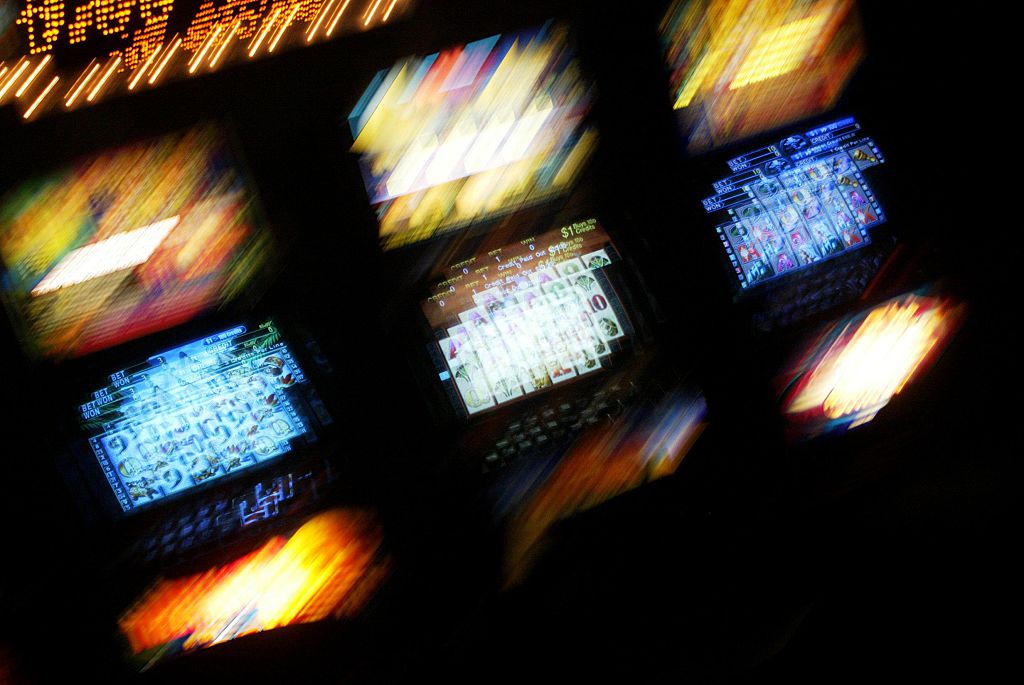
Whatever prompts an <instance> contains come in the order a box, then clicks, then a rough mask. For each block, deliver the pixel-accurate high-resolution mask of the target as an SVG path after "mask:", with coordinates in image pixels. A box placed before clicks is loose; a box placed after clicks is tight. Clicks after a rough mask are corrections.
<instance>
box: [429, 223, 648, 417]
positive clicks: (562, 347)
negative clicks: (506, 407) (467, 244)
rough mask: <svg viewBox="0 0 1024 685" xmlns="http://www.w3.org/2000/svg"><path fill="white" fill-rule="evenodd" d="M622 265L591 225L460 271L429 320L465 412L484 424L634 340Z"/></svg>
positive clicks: (477, 260)
mask: <svg viewBox="0 0 1024 685" xmlns="http://www.w3.org/2000/svg"><path fill="white" fill-rule="evenodd" d="M616 259H617V254H616V252H615V250H614V247H613V246H612V245H611V242H610V241H609V239H608V236H607V234H606V233H605V232H604V230H603V229H602V228H601V226H600V224H598V222H597V220H596V219H587V220H585V221H579V222H575V223H573V224H571V225H569V226H565V227H562V228H560V229H556V230H554V231H550V232H548V233H545V234H543V235H539V236H534V237H531V238H528V239H525V240H522V241H519V242H517V243H513V244H511V245H505V246H504V247H501V248H498V249H495V250H491V251H488V252H486V253H485V254H478V255H475V256H472V257H470V258H468V259H465V260H462V261H459V262H457V263H455V264H452V265H450V266H449V267H448V268H447V269H446V272H445V275H446V276H447V277H446V278H444V279H443V280H441V281H438V282H437V283H435V285H434V286H433V289H432V290H433V292H432V295H431V296H430V298H429V299H428V300H427V301H426V302H424V303H423V310H424V313H425V314H426V317H427V320H428V321H429V322H430V325H431V327H432V328H433V330H434V331H435V336H436V341H437V342H436V350H435V353H436V354H437V355H439V358H440V359H441V360H443V362H440V363H439V367H440V368H441V369H442V370H441V371H440V378H441V380H442V381H444V382H445V383H446V384H449V388H451V385H452V384H453V385H454V393H453V395H454V401H455V403H456V404H457V405H461V407H463V408H464V410H465V412H466V413H467V414H476V413H479V412H482V411H485V410H488V409H493V408H496V407H498V406H501V405H503V404H505V403H507V402H510V401H512V400H515V399H518V398H521V397H524V396H526V395H530V394H532V393H536V392H539V391H541V390H544V389H546V388H550V387H553V386H555V385H558V384H561V383H564V382H567V381H570V380H572V379H575V378H579V377H581V376H585V375H587V374H590V373H594V372H596V371H599V370H600V369H601V368H602V366H604V365H605V363H606V362H607V361H608V360H609V359H610V357H611V355H612V354H613V352H614V351H616V350H617V349H619V348H620V346H621V342H622V341H623V340H624V339H625V337H626V336H627V335H628V333H629V331H630V329H629V325H630V324H629V319H628V318H627V317H626V314H625V312H624V310H623V308H622V305H621V303H620V302H619V299H618V297H617V296H616V294H615V291H614V290H613V288H612V286H611V284H610V283H609V281H608V279H607V277H606V275H605V273H604V270H605V268H606V267H607V266H608V265H610V264H611V263H612V262H613V261H614V260H616Z"/></svg>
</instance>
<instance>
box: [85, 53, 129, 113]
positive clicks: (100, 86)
mask: <svg viewBox="0 0 1024 685" xmlns="http://www.w3.org/2000/svg"><path fill="white" fill-rule="evenodd" d="M120 64H121V58H120V57H116V58H115V59H113V60H111V61H110V66H109V67H107V71H106V73H105V74H103V77H102V78H101V79H100V80H99V83H97V84H96V87H94V88H93V89H92V91H90V92H89V97H87V98H86V100H87V101H88V102H92V101H93V100H95V99H96V96H97V95H98V94H99V92H100V90H102V89H103V84H105V83H106V82H107V79H109V78H110V75H111V74H113V73H114V70H115V69H117V67H118V66H119V65H120Z"/></svg>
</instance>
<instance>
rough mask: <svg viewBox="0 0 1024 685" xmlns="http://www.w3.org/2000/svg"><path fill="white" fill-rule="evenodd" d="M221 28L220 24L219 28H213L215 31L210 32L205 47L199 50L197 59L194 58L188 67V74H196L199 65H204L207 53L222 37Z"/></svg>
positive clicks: (196, 55) (204, 43)
mask: <svg viewBox="0 0 1024 685" xmlns="http://www.w3.org/2000/svg"><path fill="white" fill-rule="evenodd" d="M221 28H222V27H221V25H220V24H218V25H217V26H214V27H213V31H210V35H209V36H207V37H206V40H205V41H203V45H202V46H201V47H200V48H199V52H197V53H196V54H195V57H193V58H192V62H191V63H190V64H189V67H188V73H190V74H194V73H196V69H198V68H199V65H200V64H202V61H203V60H204V59H205V58H206V53H207V51H209V49H210V48H211V47H212V46H213V44H214V43H215V42H216V41H217V36H219V35H220V31H221Z"/></svg>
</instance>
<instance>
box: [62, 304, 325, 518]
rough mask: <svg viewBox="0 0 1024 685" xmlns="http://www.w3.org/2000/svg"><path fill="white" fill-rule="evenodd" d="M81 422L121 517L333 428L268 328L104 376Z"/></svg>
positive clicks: (230, 334)
mask: <svg viewBox="0 0 1024 685" xmlns="http://www.w3.org/2000/svg"><path fill="white" fill-rule="evenodd" d="M78 417H79V421H80V424H81V427H82V429H83V430H84V431H85V433H86V434H87V436H88V443H89V446H90V448H91V451H92V453H93V455H94V456H95V458H96V460H97V462H98V463H99V466H100V468H101V469H102V470H103V474H104V475H105V477H106V480H107V483H108V484H109V485H110V488H111V490H112V491H113V493H114V495H115V497H116V498H117V501H118V503H119V504H120V506H121V509H122V510H123V511H124V512H128V511H131V510H133V509H136V508H138V507H143V506H147V505H151V504H153V503H155V502H158V501H160V500H163V499H165V498H167V497H170V496H172V495H177V494H179V493H183V492H186V491H188V490H190V489H192V488H194V487H196V486H198V485H200V484H202V483H206V482H209V481H213V480H216V479H218V478H222V477H224V476H227V475H229V474H233V473H237V472H239V471H243V470H245V469H249V468H252V467H254V466H257V465H259V464H263V463H265V462H268V461H270V460H272V459H275V458H276V457H279V456H281V455H283V454H285V453H288V452H290V451H291V450H292V449H294V448H295V447H296V446H297V445H299V444H305V443H311V442H313V441H315V440H316V438H317V431H316V427H317V426H318V425H326V424H328V423H330V422H331V419H330V417H329V416H328V415H327V412H326V410H325V408H324V407H323V404H322V403H321V402H320V401H319V399H318V398H317V397H316V395H315V393H314V392H313V390H312V387H311V385H310V383H309V381H308V379H307V378H306V376H305V374H304V373H303V371H302V369H301V368H300V367H299V365H298V363H297V362H296V360H295V358H294V357H293V356H292V352H291V350H290V349H289V347H288V345H287V343H286V342H285V341H284V340H283V339H282V336H281V333H280V331H279V330H278V328H277V326H276V325H275V324H274V322H273V321H269V320H268V321H266V322H264V323H263V324H261V325H259V326H258V327H256V328H252V329H250V328H247V327H246V326H236V327H234V328H231V329H228V330H225V331H222V332H219V333H216V334H214V335H210V336H207V337H205V338H201V339H199V340H195V341H192V342H189V343H186V344H184V345H181V346H179V347H175V348H172V349H170V350H167V351H165V352H161V353H159V354H156V355H154V356H152V357H150V358H149V359H147V360H145V361H144V362H142V363H140V364H136V365H133V366H130V367H128V368H125V369H123V370H121V371H118V372H116V373H113V374H110V376H109V383H108V384H107V385H105V386H104V387H102V388H99V389H98V390H96V391H95V392H93V393H92V395H91V398H90V399H89V401H87V402H85V403H83V404H82V405H80V406H79V408H78Z"/></svg>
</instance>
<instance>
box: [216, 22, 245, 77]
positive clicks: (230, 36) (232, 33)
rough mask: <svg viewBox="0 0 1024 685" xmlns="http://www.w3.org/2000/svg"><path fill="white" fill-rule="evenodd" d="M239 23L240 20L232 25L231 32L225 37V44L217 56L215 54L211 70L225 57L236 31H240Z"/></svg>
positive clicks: (222, 44)
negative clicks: (222, 56)
mask: <svg viewBox="0 0 1024 685" xmlns="http://www.w3.org/2000/svg"><path fill="white" fill-rule="evenodd" d="M239 22H240V20H235V23H234V24H232V25H231V30H229V31H228V35H226V36H225V37H224V42H223V43H221V44H220V47H219V48H217V52H216V54H214V56H213V59H211V60H210V68H211V69H213V68H215V67H216V66H217V62H219V61H220V57H221V55H223V54H224V50H226V49H227V47H228V43H230V42H231V39H232V38H234V37H235V31H236V30H238V24H239Z"/></svg>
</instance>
